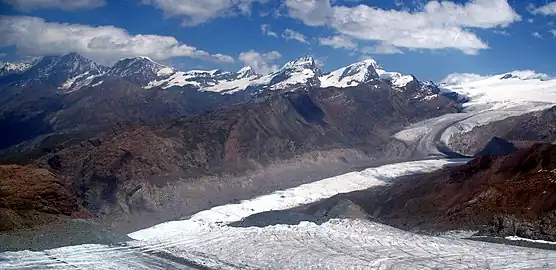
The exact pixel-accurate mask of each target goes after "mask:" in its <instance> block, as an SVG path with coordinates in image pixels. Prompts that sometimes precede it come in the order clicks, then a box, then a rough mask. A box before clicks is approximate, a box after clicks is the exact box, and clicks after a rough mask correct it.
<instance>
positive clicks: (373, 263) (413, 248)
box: [0, 159, 556, 270]
mask: <svg viewBox="0 0 556 270" xmlns="http://www.w3.org/2000/svg"><path fill="white" fill-rule="evenodd" d="M462 162H465V160H446V159H431V160H422V161H413V162H404V163H397V164H390V165H384V166H379V167H375V168H369V169H366V170H363V171H360V172H352V173H347V174H344V175H340V176H336V177H331V178H327V179H323V180H320V181H316V182H314V183H309V184H305V185H301V186H298V187H295V188H291V189H286V190H280V191H276V192H273V193H271V194H268V195H263V196H260V197H257V198H253V199H250V200H245V201H241V202H239V203H237V204H229V205H223V206H217V207H214V208H212V209H209V210H206V211H202V212H199V213H197V214H195V215H193V216H191V217H189V218H187V219H184V220H177V221H171V222H166V223H162V224H159V225H156V226H153V227H151V228H147V229H144V230H140V231H137V232H134V233H131V234H129V236H130V237H131V238H133V239H135V240H133V241H129V242H127V243H125V244H123V245H115V246H104V245H79V246H70V247H62V248H57V249H52V250H45V251H36V252H33V251H20V252H5V253H1V254H0V268H1V269H37V268H40V269H120V270H121V269H470V268H471V269H487V268H488V269H520V268H529V269H551V268H555V267H556V252H554V251H549V250H537V249H530V248H524V247H517V246H507V245H501V244H494V243H486V242H476V241H472V240H465V239H458V238H454V237H436V236H428V235H421V234H415V233H411V232H407V231H403V230H399V229H395V228H393V227H390V226H387V225H383V224H379V223H375V222H372V221H367V220H352V219H332V220H329V221H328V222H326V223H323V224H321V225H317V224H315V223H311V222H301V223H300V224H298V225H274V226H268V227H262V228H260V227H247V228H238V227H231V226H228V225H227V224H228V223H229V222H233V221H237V220H241V219H243V218H245V217H247V216H249V215H252V214H254V213H260V212H264V211H269V210H278V209H287V208H291V207H295V206H298V205H301V204H306V203H310V202H314V201H318V200H320V199H324V198H328V197H331V196H333V195H336V194H338V193H343V192H349V191H353V190H359V189H365V188H369V187H372V186H376V185H386V184H388V183H389V182H390V181H392V180H393V179H394V178H395V177H398V176H402V175H407V174H412V173H419V172H427V171H432V170H436V169H439V168H442V167H444V166H450V165H456V164H460V163H462Z"/></svg>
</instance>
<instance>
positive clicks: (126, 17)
mask: <svg viewBox="0 0 556 270" xmlns="http://www.w3.org/2000/svg"><path fill="white" fill-rule="evenodd" d="M68 52H77V53H80V54H82V55H83V56H85V57H87V58H90V59H92V60H94V61H96V62H98V63H100V64H103V65H111V64H113V63H114V62H115V61H117V60H119V59H121V58H124V57H132V56H148V57H150V58H152V59H154V60H156V61H158V62H161V63H164V64H168V65H171V66H174V67H176V68H178V69H182V70H189V69H215V68H220V69H224V70H229V71H233V70H238V69H240V68H241V67H242V66H245V65H248V66H251V67H252V68H253V69H254V70H255V71H257V72H259V73H268V72H271V71H273V70H275V69H277V68H279V67H280V66H281V65H283V64H284V63H285V62H287V61H289V60H293V59H295V58H298V57H301V56H305V55H311V56H313V57H314V58H315V59H316V60H317V63H318V64H319V65H320V66H321V68H322V69H323V71H325V72H327V71H332V70H335V69H337V68H340V67H342V66H346V65H348V64H350V63H354V62H357V61H360V60H362V59H368V58H373V59H375V60H377V61H378V63H379V64H381V65H382V66H383V67H384V68H385V69H386V70H388V71H398V72H402V73H404V74H413V75H415V76H416V77H417V78H419V79H423V80H434V81H439V80H441V79H442V78H444V77H446V76H447V75H448V74H450V73H474V74H480V75H488V74H501V73H505V72H509V71H513V70H534V71H536V72H542V73H547V74H551V75H555V74H556V65H555V63H556V1H547V0H536V1H523V0H461V1H426V0H406V1H402V0H202V1H201V0H0V61H22V60H27V59H30V58H32V57H37V56H44V55H59V54H64V53H68Z"/></svg>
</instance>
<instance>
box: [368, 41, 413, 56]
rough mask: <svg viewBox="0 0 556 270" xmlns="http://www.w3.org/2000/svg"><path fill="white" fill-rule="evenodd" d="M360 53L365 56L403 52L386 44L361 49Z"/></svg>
mask: <svg viewBox="0 0 556 270" xmlns="http://www.w3.org/2000/svg"><path fill="white" fill-rule="evenodd" d="M361 52H362V53H365V54H402V53H403V51H402V50H400V49H399V48H397V47H396V46H393V45H392V44H388V43H380V44H379V45H377V46H372V47H363V48H361Z"/></svg>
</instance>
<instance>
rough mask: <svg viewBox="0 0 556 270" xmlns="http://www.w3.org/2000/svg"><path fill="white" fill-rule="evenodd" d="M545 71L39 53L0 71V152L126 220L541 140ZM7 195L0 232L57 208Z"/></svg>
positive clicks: (550, 83)
mask: <svg viewBox="0 0 556 270" xmlns="http://www.w3.org/2000/svg"><path fill="white" fill-rule="evenodd" d="M555 84H556V80H551V79H550V78H545V77H542V78H541V77H539V76H533V75H531V74H530V73H527V72H518V71H514V72H510V73H506V74H499V75H494V76H488V77H469V76H467V77H463V76H460V77H453V78H452V79H451V80H449V81H445V82H443V83H441V84H437V83H434V82H427V81H420V80H419V79H418V78H416V77H415V76H413V75H410V74H407V75H406V74H401V73H398V72H392V71H386V70H385V69H384V68H383V67H382V66H381V65H379V64H378V63H377V62H376V61H374V60H372V59H368V60H364V61H361V62H357V63H353V64H351V65H348V66H346V67H342V68H340V69H338V70H335V71H332V72H327V73H325V72H323V71H322V70H320V69H319V67H318V65H317V64H316V62H315V60H314V59H313V58H312V57H309V56H306V57H302V58H299V59H296V60H293V61H289V62H287V63H286V64H285V65H284V66H282V67H281V68H279V69H277V70H276V71H273V72H271V73H268V74H257V73H256V72H254V70H253V69H252V68H251V67H243V68H241V69H240V70H238V71H236V72H228V71H223V70H189V71H180V70H178V69H176V68H173V67H169V66H166V65H162V64H160V63H156V62H155V61H152V60H151V59H149V58H147V57H133V58H125V59H122V60H120V61H118V62H116V63H115V64H114V65H113V66H111V67H105V66H102V65H99V64H97V63H95V62H93V61H91V60H89V59H87V58H85V57H83V56H80V55H78V54H76V53H69V54H66V55H62V56H45V57H43V58H41V59H40V60H38V61H37V62H35V63H34V64H33V65H31V66H29V67H26V68H25V69H21V70H14V71H11V72H10V73H9V74H6V75H3V76H0V104H2V106H1V108H0V129H1V130H9V131H10V132H2V133H0V149H1V150H0V163H2V164H18V165H25V166H27V169H25V168H21V167H16V166H13V165H6V166H8V167H5V173H4V174H5V175H13V174H14V173H17V174H18V175H19V174H26V173H28V174H32V175H43V171H39V172H40V173H37V171H36V170H35V169H36V167H38V168H40V169H41V170H42V169H46V170H48V171H49V172H51V173H52V176H53V177H54V178H49V183H61V184H60V185H63V188H60V189H58V190H57V191H56V192H55V193H53V194H54V195H53V196H61V198H62V197H63V202H64V203H65V204H64V205H66V204H67V205H69V206H71V207H65V208H60V209H59V211H60V212H61V213H64V214H63V215H66V216H81V215H87V216H93V217H95V218H97V219H98V220H101V221H103V222H105V223H106V224H110V225H111V226H114V227H117V228H120V229H122V230H124V231H132V230H136V229H139V228H143V227H146V226H149V225H152V224H155V223H158V222H162V221H165V220H169V219H176V218H181V217H183V216H187V215H189V214H192V213H195V212H197V211H201V210H204V209H207V208H209V207H212V206H214V205H221V204H226V203H231V202H234V201H237V200H241V199H248V198H252V197H253V196H256V195H259V194H264V193H267V192H268V191H269V190H276V189H281V188H289V187H293V186H296V185H299V184H303V183H308V182H311V181H314V180H316V179H322V178H325V177H329V176H333V175H338V174H340V173H343V172H348V171H352V170H355V169H356V168H359V166H365V167H368V166H371V165H373V164H375V165H376V164H383V163H388V162H395V161H404V160H412V159H423V158H434V157H471V156H479V155H481V156H482V155H491V154H499V153H511V152H513V151H516V150H517V149H518V148H522V147H527V146H530V145H531V144H533V143H535V142H548V141H554V140H556V126H554V124H553V122H551V121H553V119H555V118H554V117H555V115H556V114H554V109H551V107H553V106H554V104H556V95H554V92H555V91H552V90H550V89H556V87H555ZM547 89H549V90H547ZM514 129H519V130H526V132H525V131H523V132H512V130H514ZM493 137H499V139H500V140H496V141H491V139H492V138H493ZM505 140H507V141H508V143H505ZM514 145H515V147H514ZM510 146H511V147H510ZM8 184H9V185H10V190H12V191H15V190H18V189H19V188H21V189H25V187H23V186H18V183H17V182H13V181H11V182H9V183H8ZM33 192H34V193H33ZM35 193H36V194H38V195H33V194H35ZM25 194H30V195H29V196H31V197H33V196H42V195H40V194H42V193H40V189H33V190H30V191H29V193H25ZM56 194H58V195H56ZM9 195H10V196H12V197H13V196H15V195H17V196H19V195H20V194H15V195H14V194H9ZM17 196H15V197H14V198H16V199H17V201H21V202H22V203H21V204H22V205H20V206H18V207H17V209H16V210H17V211H15V210H14V209H12V208H13V207H14V206H13V205H11V204H9V205H1V204H0V210H2V209H3V208H7V210H5V211H4V210H2V211H4V212H5V213H8V214H9V216H8V220H9V222H7V223H5V225H4V227H2V228H3V229H5V230H9V229H10V228H12V229H14V228H19V227H18V226H19V225H21V224H19V223H18V222H17V220H28V219H29V217H30V216H32V217H34V219H33V220H31V221H29V222H28V223H25V225H24V227H27V226H34V225H36V223H42V222H46V221H49V220H51V219H52V215H53V213H55V212H56V211H58V210H55V209H56V207H57V206H56V205H49V204H41V203H36V202H34V201H32V200H29V198H28V197H25V198H18V197H17ZM207 198H209V199H207ZM54 200H55V199H54ZM75 202H76V203H77V204H76V203H75ZM27 203H28V204H27ZM47 207H50V208H48V209H46V208H47ZM45 209H46V210H45ZM53 209H54V210H53ZM47 210H48V211H47ZM43 215H44V216H43ZM33 222H36V223H33ZM18 224H19V225H18Z"/></svg>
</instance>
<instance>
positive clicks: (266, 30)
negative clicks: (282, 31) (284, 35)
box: [261, 24, 278, 37]
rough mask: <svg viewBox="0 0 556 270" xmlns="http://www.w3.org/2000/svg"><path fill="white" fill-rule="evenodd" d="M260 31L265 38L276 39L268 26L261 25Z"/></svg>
mask: <svg viewBox="0 0 556 270" xmlns="http://www.w3.org/2000/svg"><path fill="white" fill-rule="evenodd" d="M261 31H262V32H263V34H265V35H267V36H271V37H278V34H277V33H276V32H274V31H272V30H270V25H269V24H261Z"/></svg>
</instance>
